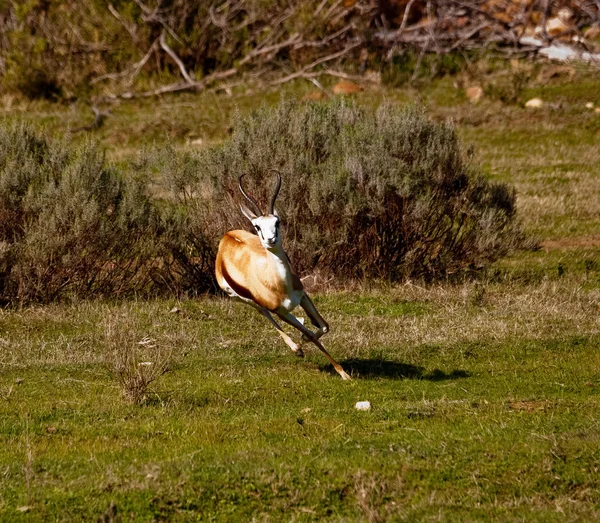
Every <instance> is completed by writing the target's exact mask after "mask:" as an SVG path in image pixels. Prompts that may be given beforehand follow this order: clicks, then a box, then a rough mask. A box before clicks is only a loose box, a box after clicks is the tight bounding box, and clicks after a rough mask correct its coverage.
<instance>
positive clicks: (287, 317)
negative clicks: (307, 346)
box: [276, 312, 352, 380]
mask: <svg viewBox="0 0 600 523" xmlns="http://www.w3.org/2000/svg"><path fill="white" fill-rule="evenodd" d="M276 314H277V316H279V317H280V318H281V319H282V320H283V321H285V322H286V323H288V324H289V325H291V326H292V327H295V328H296V329H298V330H299V331H300V332H301V333H302V334H304V335H305V336H306V337H307V338H308V340H309V341H311V342H312V343H314V344H315V345H316V346H317V347H318V348H319V350H320V351H321V352H322V353H323V354H325V357H326V358H327V359H328V360H329V362H330V363H331V364H332V365H333V368H334V369H335V370H336V372H337V373H338V374H339V375H340V376H341V377H342V379H343V380H350V379H352V378H351V377H350V376H349V375H348V374H346V371H345V370H344V369H343V368H342V366H341V365H340V364H339V363H338V362H337V361H335V360H334V359H333V358H332V357H331V356H330V354H329V353H328V352H327V351H326V350H325V347H323V345H322V344H321V342H320V341H319V338H317V336H316V335H315V333H313V332H312V331H310V330H308V329H307V328H306V327H305V326H304V325H302V323H300V322H299V321H298V318H296V317H295V316H293V315H292V314H290V313H289V312H285V313H279V312H277V313H276Z"/></svg>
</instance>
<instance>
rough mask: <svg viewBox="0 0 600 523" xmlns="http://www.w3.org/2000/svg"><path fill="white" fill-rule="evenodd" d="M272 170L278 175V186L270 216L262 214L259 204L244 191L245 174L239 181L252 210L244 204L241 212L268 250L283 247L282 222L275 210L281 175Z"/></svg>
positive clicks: (270, 207)
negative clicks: (280, 228)
mask: <svg viewBox="0 0 600 523" xmlns="http://www.w3.org/2000/svg"><path fill="white" fill-rule="evenodd" d="M271 170H272V171H273V172H274V173H275V174H276V175H277V185H276V186H275V191H273V195H272V196H271V201H270V203H269V212H268V214H263V213H261V212H260V209H259V207H258V205H257V203H256V202H255V201H254V200H253V199H252V198H251V197H250V196H249V195H248V193H247V192H246V191H245V190H244V186H243V185H242V179H243V178H244V176H245V174H242V175H241V176H240V178H239V180H238V185H239V187H240V191H241V192H242V194H243V196H244V198H246V200H248V203H249V204H250V208H248V207H247V206H246V205H244V204H240V210H241V211H242V213H243V215H244V216H245V217H246V218H248V219H249V220H250V221H251V222H252V225H253V226H254V229H255V230H256V233H257V234H258V237H259V239H260V243H261V244H262V246H263V247H264V248H265V249H267V250H275V249H278V248H279V247H280V246H281V233H280V231H279V225H280V220H279V215H278V214H277V211H276V210H275V200H276V199H277V195H278V194H279V189H281V174H279V172H278V171H276V170H275V169H271Z"/></svg>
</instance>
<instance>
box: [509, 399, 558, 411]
mask: <svg viewBox="0 0 600 523" xmlns="http://www.w3.org/2000/svg"><path fill="white" fill-rule="evenodd" d="M506 405H507V407H508V408H509V409H511V410H518V411H525V412H540V411H545V410H546V409H547V408H548V405H549V403H548V402H547V401H509V402H508V403H507V404H506Z"/></svg>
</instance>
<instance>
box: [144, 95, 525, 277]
mask: <svg viewBox="0 0 600 523" xmlns="http://www.w3.org/2000/svg"><path fill="white" fill-rule="evenodd" d="M161 154H164V153H161V152H160V151H159V152H158V158H157V159H156V160H152V161H150V162H148V164H149V165H154V164H162V165H163V166H164V168H165V174H167V176H166V178H165V179H166V180H167V182H168V184H169V189H170V190H171V192H172V194H173V195H174V196H175V197H176V199H177V201H178V202H179V203H180V204H182V205H185V206H187V207H188V208H189V209H191V213H190V215H191V217H192V219H191V221H190V226H191V234H192V236H193V237H198V236H200V235H201V234H203V233H204V234H206V233H208V234H209V236H213V237H218V236H219V234H220V233H221V232H222V231H224V230H225V229H227V228H231V227H247V226H248V224H247V223H246V220H245V218H243V216H242V215H241V213H240V212H239V210H238V207H237V203H236V202H237V200H239V198H238V194H239V191H238V188H237V179H238V176H239V175H240V174H241V173H248V175H249V176H248V178H249V179H250V180H249V181H248V182H247V183H248V184H249V185H248V187H249V189H250V191H251V194H254V195H256V197H257V199H258V200H259V202H262V208H263V209H265V210H266V208H267V202H268V199H269V197H270V194H271V190H272V187H273V179H272V175H269V174H267V173H268V172H269V169H271V168H277V169H278V170H280V171H281V173H282V176H283V188H282V191H281V194H280V196H279V199H278V201H277V205H276V207H277V209H278V212H279V213H280V214H281V216H282V218H283V224H284V242H285V247H286V250H287V252H288V254H289V255H290V257H291V259H292V260H293V261H294V263H295V264H296V265H297V267H298V270H300V271H301V272H302V273H306V272H307V271H314V270H319V271H322V272H324V273H326V274H327V275H335V278H336V279H338V280H348V279H353V278H384V279H388V280H392V281H398V280H401V279H404V278H407V277H424V278H427V279H431V278H440V277H446V276H449V275H452V274H456V273H458V272H462V271H465V270H471V269H477V268H480V267H482V266H484V265H486V264H487V263H489V262H491V261H493V260H495V259H497V258H498V257H500V256H503V255H505V254H506V253H508V252H509V251H511V250H512V249H514V248H515V247H517V246H518V245H520V244H521V242H522V240H523V235H522V233H521V232H520V229H519V225H518V220H516V216H515V211H516V209H515V194H514V190H513V189H512V188H510V187H509V186H507V185H506V184H498V183H491V182H489V181H486V180H485V179H484V178H483V177H482V175H481V172H480V171H479V170H478V169H477V168H476V167H475V166H473V165H471V164H470V163H469V161H468V158H467V156H466V153H465V151H464V150H463V148H462V147H461V145H460V144H459V142H458V139H457V137H456V134H455V132H454V129H453V128H452V127H451V126H449V125H444V124H438V123H434V122H431V121H429V120H427V118H426V117H425V115H424V114H423V112H422V111H420V110H419V109H417V108H415V107H407V108H402V109H399V108H396V107H392V106H390V105H383V106H381V107H380V108H379V109H378V111H377V112H376V113H375V114H373V113H370V112H366V111H363V110H361V109H359V108H358V107H357V106H355V105H354V104H350V103H348V102H346V101H343V100H337V101H334V102H332V103H329V104H323V105H299V104H296V103H292V102H286V101H284V102H282V103H281V104H280V105H279V106H278V108H277V109H276V110H269V109H263V110H260V111H258V112H255V113H254V114H253V115H252V116H250V117H249V118H248V119H246V120H244V121H243V122H241V123H240V124H239V125H238V126H237V127H236V129H235V131H234V133H233V136H232V138H231V140H229V141H227V142H226V143H224V144H223V145H222V146H219V147H215V148H209V149H206V150H204V151H202V152H200V153H198V154H195V155H192V154H190V153H183V154H181V155H179V156H177V155H175V157H176V158H177V159H174V158H173V157H171V156H169V157H167V158H165V159H163V160H162V161H161V160H160V159H159V158H160V156H161ZM169 166H171V167H170V168H169ZM251 180H254V184H252V182H251Z"/></svg>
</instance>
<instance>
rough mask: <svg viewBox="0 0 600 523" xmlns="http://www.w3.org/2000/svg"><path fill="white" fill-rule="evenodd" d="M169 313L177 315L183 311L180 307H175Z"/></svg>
mask: <svg viewBox="0 0 600 523" xmlns="http://www.w3.org/2000/svg"><path fill="white" fill-rule="evenodd" d="M169 312H170V313H171V314H177V313H178V312H181V309H180V308H179V307H173V308H172V309H171V310H170V311H169Z"/></svg>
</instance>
